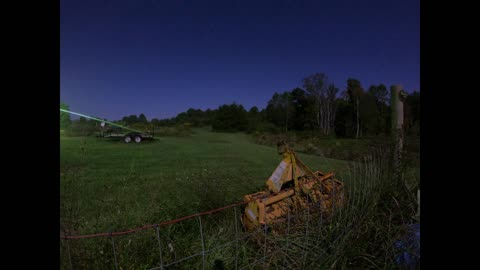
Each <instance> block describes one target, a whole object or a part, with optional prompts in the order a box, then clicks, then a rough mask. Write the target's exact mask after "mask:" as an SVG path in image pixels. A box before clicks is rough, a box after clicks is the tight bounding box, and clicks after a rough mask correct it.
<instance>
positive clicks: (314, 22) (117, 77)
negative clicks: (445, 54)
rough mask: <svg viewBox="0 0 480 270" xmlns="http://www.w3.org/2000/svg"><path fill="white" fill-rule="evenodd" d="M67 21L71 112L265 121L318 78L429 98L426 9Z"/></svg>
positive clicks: (139, 4) (105, 15) (66, 15)
mask: <svg viewBox="0 0 480 270" xmlns="http://www.w3.org/2000/svg"><path fill="white" fill-rule="evenodd" d="M60 21H61V23H60V41H61V44H60V48H61V50H60V57H61V61H60V62H61V63H60V78H61V79H60V98H61V101H62V102H65V103H67V104H68V105H69V106H70V109H71V110H73V111H76V112H80V113H85V114H88V115H96V116H99V117H105V118H108V119H109V120H116V119H120V118H121V117H122V116H125V115H130V114H140V113H144V114H145V115H146V116H147V118H148V119H149V120H150V119H151V118H159V119H162V118H169V117H173V116H175V115H176V114H177V113H180V112H182V111H185V110H187V109H188V108H200V109H203V110H204V109H207V108H211V109H215V108H217V107H218V106H219V105H222V104H226V103H228V104H229V103H232V102H234V101H235V102H237V103H240V104H242V105H244V106H245V108H246V109H250V107H252V106H257V107H259V108H260V109H261V108H264V107H265V106H266V104H267V102H268V100H269V99H270V98H271V97H272V95H273V93H274V92H283V91H289V90H292V89H293V88H295V87H301V86H302V82H301V80H302V78H304V77H306V76H308V75H310V74H312V73H315V72H325V73H326V74H327V75H328V76H329V78H330V79H331V81H332V82H334V83H335V85H336V86H337V87H338V88H340V90H344V89H345V87H346V80H347V79H348V78H349V77H353V78H356V79H359V80H360V82H361V83H362V86H363V87H364V88H368V87H369V86H370V85H372V84H379V83H384V84H385V85H387V87H390V85H392V84H402V85H403V86H404V89H405V90H406V91H407V92H412V91H413V90H420V3H419V1H418V0H416V1H412V0H402V1H389V0H368V1H362V0H357V1H343V0H333V1H320V0H317V1H313V0H310V1H294V0H277V1H261V0H258V1H249V0H241V1H240V0H223V1H207V0H202V1H192V0H189V1H187V0H93V1H92V0H75V1H74V0H61V14H60Z"/></svg>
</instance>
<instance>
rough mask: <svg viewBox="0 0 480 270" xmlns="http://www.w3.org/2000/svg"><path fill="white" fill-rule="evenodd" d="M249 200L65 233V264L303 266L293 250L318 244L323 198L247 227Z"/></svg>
mask: <svg viewBox="0 0 480 270" xmlns="http://www.w3.org/2000/svg"><path fill="white" fill-rule="evenodd" d="M332 195H333V196H335V194H332ZM247 203H248V202H241V203H236V204H232V205H228V206H225V207H221V208H218V209H214V210H210V211H207V212H202V213H196V214H193V215H189V216H186V217H182V218H178V219H174V220H170V221H166V222H162V223H159V224H151V225H145V226H142V227H139V228H135V229H130V230H126V231H122V232H109V233H97V234H89V235H76V236H75V235H60V238H61V249H62V251H63V252H62V253H63V254H61V258H62V260H63V262H62V264H61V265H62V268H63V269H87V268H88V269H90V268H95V269H117V270H118V269H192V268H193V269H236V270H239V269H256V268H261V269H266V268H269V267H271V265H272V264H274V265H276V267H278V266H281V268H282V269H289V268H294V269H298V267H295V265H292V261H295V260H302V259H303V260H304V259H305V258H295V259H289V258H288V253H289V250H290V249H292V248H298V243H297V242H294V241H292V238H293V237H296V236H299V235H300V236H305V238H304V239H303V240H304V241H305V242H304V243H303V245H304V247H309V246H311V244H313V243H310V244H309V243H308V241H309V240H308V239H309V237H308V236H309V233H310V232H311V231H318V229H319V228H320V227H321V226H323V225H324V224H325V222H327V219H326V218H325V217H324V216H323V211H322V210H321V209H320V208H321V203H308V204H307V207H306V208H305V209H303V210H301V211H297V212H296V213H290V211H289V212H288V213H287V215H286V216H285V217H283V218H279V219H278V220H275V221H274V222H272V223H270V224H268V225H267V226H262V227H259V228H257V229H256V230H254V231H246V230H245V229H244V227H243V226H242V222H241V220H240V219H241V216H242V213H243V210H244V209H243V207H244V205H245V204H247ZM334 207H335V206H334V204H332V208H334ZM333 210H334V209H332V211H333ZM332 213H333V212H332ZM187 223H188V224H187ZM142 234H143V236H141V235H142ZM138 235H140V236H138ZM132 238H136V240H139V239H142V240H140V241H139V242H140V243H141V245H139V246H138V247H140V249H139V250H136V251H133V250H132V249H130V248H129V245H130V244H131V241H132ZM317 239H318V237H317ZM91 240H95V241H96V242H95V243H91V244H90V245H80V242H82V241H91ZM99 242H100V244H99ZM107 242H109V243H108V244H107ZM147 243H148V244H147ZM72 246H75V247H72ZM87 249H90V251H87ZM95 251H99V252H95ZM122 253H123V254H122ZM124 253H128V256H124V255H125V254H124ZM140 253H144V254H145V253H147V254H150V256H144V255H143V256H140V257H147V258H149V261H146V262H145V261H144V262H141V261H139V262H138V264H135V262H133V261H132V259H131V258H133V257H135V255H136V254H140ZM99 254H100V255H99ZM153 254H155V255H153ZM278 255H282V256H278ZM304 256H306V255H304ZM280 257H281V258H282V259H281V260H279V258H280Z"/></svg>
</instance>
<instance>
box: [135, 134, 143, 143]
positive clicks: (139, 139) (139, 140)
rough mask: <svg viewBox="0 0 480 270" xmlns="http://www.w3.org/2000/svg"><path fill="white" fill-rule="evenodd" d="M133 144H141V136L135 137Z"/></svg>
mask: <svg viewBox="0 0 480 270" xmlns="http://www.w3.org/2000/svg"><path fill="white" fill-rule="evenodd" d="M135 142H136V143H141V142H142V136H138V135H137V136H135Z"/></svg>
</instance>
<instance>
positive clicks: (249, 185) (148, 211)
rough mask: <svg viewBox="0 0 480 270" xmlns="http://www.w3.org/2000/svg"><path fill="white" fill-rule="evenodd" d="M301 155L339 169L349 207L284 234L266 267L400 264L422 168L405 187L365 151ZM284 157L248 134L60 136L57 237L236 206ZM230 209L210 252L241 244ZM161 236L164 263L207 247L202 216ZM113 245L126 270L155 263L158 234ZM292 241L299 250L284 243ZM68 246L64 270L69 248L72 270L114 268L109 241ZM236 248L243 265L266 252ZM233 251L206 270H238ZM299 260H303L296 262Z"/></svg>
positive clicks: (213, 225) (208, 225) (381, 156)
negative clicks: (352, 156) (345, 156)
mask: <svg viewBox="0 0 480 270" xmlns="http://www.w3.org/2000/svg"><path fill="white" fill-rule="evenodd" d="M298 154H299V156H300V158H301V159H302V161H304V163H305V164H306V165H307V166H309V167H310V168H311V169H313V170H322V171H335V172H338V177H339V179H340V180H341V181H343V182H344V184H345V187H346V192H347V198H348V202H347V203H346V207H345V208H344V209H342V210H341V211H340V212H339V214H338V215H336V216H335V219H334V220H332V222H331V223H325V224H324V225H322V226H320V227H318V228H317V229H314V228H310V229H309V231H310V232H311V233H310V234H309V235H304V234H303V233H302V232H303V231H305V230H304V228H303V229H302V228H301V229H299V231H298V232H300V233H298V232H292V233H291V234H290V235H289V236H287V239H288V240H287V241H285V240H286V239H283V240H282V237H280V238H279V241H280V242H277V243H280V244H279V247H281V248H280V251H281V252H280V253H278V254H277V255H274V256H273V257H272V258H274V259H275V260H276V263H277V265H276V266H275V264H273V266H272V265H270V267H273V268H275V267H280V266H282V265H284V259H285V258H286V256H287V257H290V258H293V259H290V260H289V261H288V260H287V264H288V265H290V266H292V269H332V268H340V269H350V268H352V267H353V268H355V269H367V268H369V269H370V268H372V269H391V268H392V267H395V263H394V257H395V256H396V254H398V252H397V251H396V250H395V249H393V244H394V243H395V241H396V240H397V239H398V238H399V237H401V236H402V235H403V234H404V233H405V229H406V226H407V225H408V224H410V223H412V222H416V221H415V219H414V217H413V216H414V215H415V211H416V208H417V205H416V201H415V200H416V197H415V196H416V195H415V194H416V188H417V186H418V181H419V175H418V168H409V169H408V170H406V173H405V175H404V178H403V180H400V181H399V182H395V181H393V180H392V179H393V178H392V175H391V169H390V167H389V165H388V154H387V153H386V152H385V151H383V152H382V151H377V152H376V154H375V153H373V155H371V154H367V153H365V156H364V157H362V159H359V160H357V161H356V162H352V161H345V160H336V159H328V158H325V157H323V156H318V155H307V154H304V153H298ZM280 160H281V158H280V156H279V155H278V154H277V149H276V148H275V147H272V146H267V145H259V144H256V143H255V139H254V138H253V137H252V136H249V135H246V134H243V133H212V132H209V131H208V130H207V129H195V130H193V134H192V135H191V136H182V137H160V138H158V139H157V140H155V141H153V142H143V143H141V144H135V143H130V144H125V143H123V142H122V141H108V140H99V139H96V138H93V137H66V136H62V135H61V140H60V176H61V177H60V179H61V181H60V185H61V193H60V195H61V205H60V218H61V219H60V224H61V230H62V231H63V232H64V233H65V234H68V235H83V234H93V233H99V232H115V231H124V230H127V229H130V228H135V227H140V226H142V225H145V224H155V223H161V222H163V221H168V220H172V219H175V218H178V217H183V216H186V215H190V214H194V213H197V212H201V211H206V210H210V209H215V208H218V207H222V206H225V205H228V204H231V203H235V202H239V201H242V199H243V196H244V195H245V194H250V193H254V192H257V191H260V190H262V189H263V188H264V184H265V181H266V179H267V178H268V177H269V176H270V175H271V173H272V172H273V170H274V169H275V168H276V166H277V165H278V164H279V162H280ZM229 211H230V212H228V211H227V212H225V213H222V212H219V213H218V214H215V216H214V217H212V216H210V215H208V216H205V219H204V221H203V222H205V224H204V226H205V227H204V237H205V241H206V242H205V247H206V248H207V249H209V248H213V247H216V246H218V245H219V244H220V243H225V242H228V241H231V240H232V239H233V238H234V237H235V235H236V232H235V230H234V228H235V226H234V224H235V222H234V221H233V217H234V215H233V212H232V211H233V209H230V210H229ZM240 211H241V210H240ZM237 213H238V212H237ZM312 222H317V221H312ZM237 224H238V223H237ZM333 224H334V225H335V226H332V225H333ZM160 234H161V235H160V238H161V239H163V240H162V241H166V242H165V244H167V243H168V244H173V246H174V247H175V248H173V246H172V250H171V251H169V250H168V249H167V250H164V251H162V253H163V255H164V256H166V257H165V259H166V260H167V261H174V260H178V259H179V258H183V257H187V256H189V255H191V254H194V253H196V252H198V251H199V250H202V246H201V245H200V243H201V242H200V241H199V240H200V238H199V231H198V221H197V220H196V219H190V220H186V221H182V222H181V223H178V224H175V225H168V226H167V227H162V230H161V232H160ZM277 240H278V239H277ZM277 240H275V241H277ZM115 241H116V244H115V245H116V250H118V252H119V253H118V258H117V259H118V261H119V264H120V265H121V269H150V268H151V267H153V266H158V265H159V255H158V246H156V238H155V234H154V232H153V231H152V230H149V231H141V232H138V233H134V234H129V235H126V236H120V237H117V238H116V240H115ZM269 241H270V238H269ZM289 242H290V243H295V247H293V246H291V245H290V246H288V243H289ZM285 243H287V246H285ZM65 244H66V243H65V242H62V243H61V255H60V256H61V258H62V260H61V261H62V268H65V269H69V268H70V267H69V259H68V258H69V257H68V255H67V254H68V253H66V252H67V250H70V249H71V250H72V253H73V254H74V256H73V259H71V261H73V263H72V264H73V265H74V266H75V267H74V268H75V269H77V268H78V269H112V268H113V267H114V259H113V258H114V257H113V256H112V243H111V242H110V240H109V238H107V237H100V238H94V239H81V240H73V241H69V245H68V246H66V245H65ZM237 247H238V248H240V249H241V250H242V252H241V254H242V256H239V257H238V259H239V260H240V261H241V264H242V265H248V264H249V263H250V262H251V260H255V258H256V257H258V256H259V254H260V255H261V252H259V251H258V248H256V247H255V245H251V243H250V244H249V242H248V241H243V242H241V243H239V245H238V246H237ZM282 248H283V249H282ZM173 250H174V251H173ZM282 250H283V251H282ZM233 252H234V251H233V249H232V248H225V249H220V250H217V251H215V252H213V253H211V254H209V255H208V256H206V260H207V265H208V266H209V267H208V269H211V267H213V265H214V264H215V262H216V261H217V259H220V260H221V261H223V262H225V263H226V264H227V265H228V266H227V268H226V269H232V267H233V263H234V260H236V259H237V256H236V255H234V254H238V253H233ZM235 252H236V251H235ZM282 252H283V253H282ZM300 257H301V258H303V260H302V261H298V260H297V259H295V258H300ZM297 263H298V264H297ZM201 266H202V259H201V257H197V259H195V260H188V261H185V262H184V263H182V265H180V266H179V268H177V267H176V268H173V269H197V268H199V267H200V268H201ZM169 269H170V268H169ZM218 269H222V268H218Z"/></svg>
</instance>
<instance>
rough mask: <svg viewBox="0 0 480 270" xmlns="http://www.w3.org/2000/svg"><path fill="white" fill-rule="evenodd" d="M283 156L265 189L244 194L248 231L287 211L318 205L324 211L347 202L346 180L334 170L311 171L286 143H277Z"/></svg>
mask: <svg viewBox="0 0 480 270" xmlns="http://www.w3.org/2000/svg"><path fill="white" fill-rule="evenodd" d="M278 154H280V155H282V157H283V159H282V161H281V162H280V164H279V165H278V166H277V168H276V169H275V171H274V172H273V173H272V175H271V176H270V178H268V180H267V182H266V190H264V191H261V192H257V193H254V194H249V195H245V197H244V201H245V202H248V203H247V205H246V207H245V211H244V213H243V216H242V223H243V226H244V228H245V229H246V230H247V231H253V230H255V229H257V228H259V227H263V226H268V225H271V224H273V223H276V222H278V221H281V220H282V219H284V218H285V217H286V216H287V214H288V213H289V212H290V213H295V212H298V211H301V210H304V209H306V208H307V207H309V206H310V205H316V206H318V207H319V208H318V209H319V210H320V211H321V212H322V214H324V215H329V214H330V213H331V211H332V209H333V208H334V207H341V206H342V205H343V202H344V192H343V183H342V182H340V181H338V180H337V179H335V178H334V174H333V173H332V172H330V173H323V172H321V171H315V172H312V171H311V170H310V169H309V168H308V167H307V166H306V165H305V164H304V163H303V162H302V161H301V160H300V159H299V158H298V156H297V155H296V153H295V152H294V151H293V149H290V148H289V147H288V145H287V144H286V143H279V144H278Z"/></svg>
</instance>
